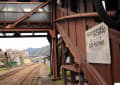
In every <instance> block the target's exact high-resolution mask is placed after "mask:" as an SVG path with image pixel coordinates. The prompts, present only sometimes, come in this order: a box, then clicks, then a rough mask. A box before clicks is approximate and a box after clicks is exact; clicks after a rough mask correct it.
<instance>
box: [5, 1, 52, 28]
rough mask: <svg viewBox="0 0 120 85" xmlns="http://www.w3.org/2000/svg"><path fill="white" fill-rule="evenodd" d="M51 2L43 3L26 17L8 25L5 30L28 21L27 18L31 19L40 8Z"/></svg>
mask: <svg viewBox="0 0 120 85" xmlns="http://www.w3.org/2000/svg"><path fill="white" fill-rule="evenodd" d="M49 1H50V0H48V1H46V2H44V3H42V4H41V5H40V6H38V7H36V8H35V9H33V10H32V11H30V12H29V13H28V14H26V15H25V16H23V17H21V18H20V19H18V20H17V21H16V22H14V23H13V24H9V25H7V26H6V27H5V28H13V27H14V26H15V25H17V24H18V23H20V22H21V21H23V20H24V19H26V18H27V17H29V16H30V15H32V14H33V13H34V12H36V11H37V10H38V9H39V8H41V7H43V6H45V5H46V4H48V3H49Z"/></svg>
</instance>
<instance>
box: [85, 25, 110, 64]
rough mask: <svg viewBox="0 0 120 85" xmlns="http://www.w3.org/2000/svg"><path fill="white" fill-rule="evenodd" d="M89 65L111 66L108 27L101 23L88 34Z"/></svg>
mask: <svg viewBox="0 0 120 85" xmlns="http://www.w3.org/2000/svg"><path fill="white" fill-rule="evenodd" d="M86 48H87V61H88V63H100V64H111V56H110V47H109V33H108V26H107V25H106V24H104V23H101V24H99V25H97V26H95V27H93V28H91V29H89V30H88V31H87V32H86Z"/></svg>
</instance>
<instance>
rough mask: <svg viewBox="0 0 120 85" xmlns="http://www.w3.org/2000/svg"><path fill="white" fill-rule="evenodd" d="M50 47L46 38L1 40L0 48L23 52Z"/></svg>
mask: <svg viewBox="0 0 120 85" xmlns="http://www.w3.org/2000/svg"><path fill="white" fill-rule="evenodd" d="M46 45H49V43H48V40H47V39H46V38H0V48H1V49H2V50H6V49H9V48H12V49H18V50H23V49H26V48H40V47H43V46H46Z"/></svg>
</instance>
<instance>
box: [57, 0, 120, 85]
mask: <svg viewBox="0 0 120 85" xmlns="http://www.w3.org/2000/svg"><path fill="white" fill-rule="evenodd" d="M65 1H67V3H68V4H67V6H65V7H64V8H61V7H60V6H59V5H58V6H57V8H56V19H58V18H61V17H64V16H69V15H74V14H76V13H75V12H72V11H71V10H70V2H69V1H70V0H65ZM78 6H79V13H89V12H94V8H93V2H92V0H87V1H86V0H78ZM59 23H60V25H61V26H62V27H63V28H64V31H65V32H66V34H67V35H68V36H69V38H70V39H71V42H73V43H74V44H75V45H76V46H77V47H78V48H79V51H80V52H81V53H82V54H83V55H84V56H86V42H85V31H86V30H87V29H90V28H91V27H93V26H95V25H97V24H98V22H96V21H95V19H94V18H75V19H67V20H63V21H60V22H59ZM116 33H117V34H116ZM110 35H111V36H112V38H111V36H110V40H111V46H110V49H111V56H112V64H111V65H105V64H92V65H93V66H94V67H95V68H96V69H97V71H98V72H99V73H100V74H101V75H102V77H103V78H104V80H105V81H106V82H107V83H108V85H112V83H113V82H118V81H119V82H120V77H119V75H120V66H119V65H120V38H119V37H118V36H120V32H116V31H110ZM118 40H119V41H118ZM93 75H94V74H93ZM91 81H92V80H91ZM91 85H95V84H94V81H93V82H91Z"/></svg>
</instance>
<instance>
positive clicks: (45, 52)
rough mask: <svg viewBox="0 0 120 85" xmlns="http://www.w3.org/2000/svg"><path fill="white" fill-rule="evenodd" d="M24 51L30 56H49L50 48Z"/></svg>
mask: <svg viewBox="0 0 120 85" xmlns="http://www.w3.org/2000/svg"><path fill="white" fill-rule="evenodd" d="M25 51H28V52H29V55H30V56H38V55H40V56H49V55H50V46H44V47H42V48H28V49H26V50H25Z"/></svg>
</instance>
